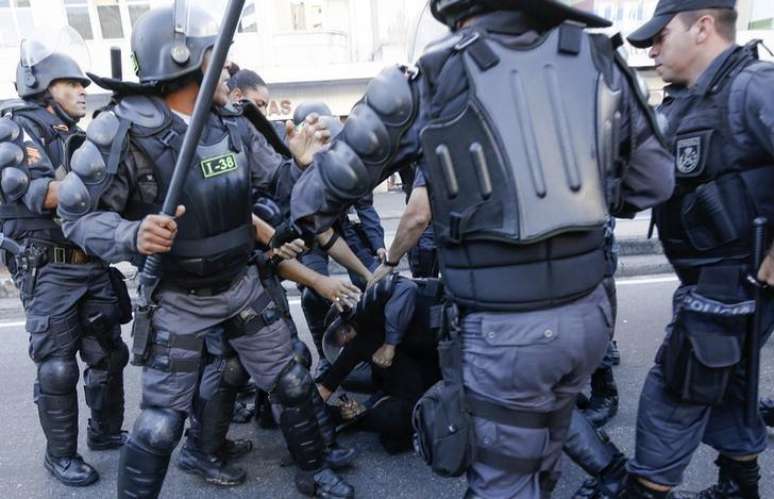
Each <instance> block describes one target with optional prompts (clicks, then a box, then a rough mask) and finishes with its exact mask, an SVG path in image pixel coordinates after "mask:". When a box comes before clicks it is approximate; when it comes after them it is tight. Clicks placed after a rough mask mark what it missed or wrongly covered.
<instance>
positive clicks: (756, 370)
mask: <svg viewBox="0 0 774 499" xmlns="http://www.w3.org/2000/svg"><path fill="white" fill-rule="evenodd" d="M767 223H768V220H766V219H765V218H763V217H759V218H756V219H755V220H754V221H753V270H752V271H753V281H754V282H755V287H754V298H755V315H753V327H752V330H751V331H750V332H749V334H748V335H747V343H746V345H745V346H746V352H745V353H746V354H747V355H746V356H747V393H746V405H745V417H746V419H747V425H748V426H755V425H756V424H758V420H759V418H760V414H759V413H758V384H759V382H760V370H761V336H762V334H763V324H762V322H763V293H764V285H763V283H760V282H758V281H757V279H756V278H755V276H756V274H757V272H758V269H760V268H761V264H763V259H764V257H765V255H766V224H767Z"/></svg>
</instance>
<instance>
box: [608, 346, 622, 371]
mask: <svg viewBox="0 0 774 499" xmlns="http://www.w3.org/2000/svg"><path fill="white" fill-rule="evenodd" d="M607 354H608V356H609V357H610V362H611V363H612V364H613V365H614V366H620V365H621V351H620V350H619V349H618V342H617V341H615V340H613V341H611V342H610V347H609V348H608V353H607Z"/></svg>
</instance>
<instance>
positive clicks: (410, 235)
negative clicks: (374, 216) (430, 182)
mask: <svg viewBox="0 0 774 499" xmlns="http://www.w3.org/2000/svg"><path fill="white" fill-rule="evenodd" d="M431 220H432V212H431V211H430V198H429V197H428V195H427V187H414V190H413V191H412V192H411V197H409V201H408V204H407V205H406V211H404V212H403V216H401V217H400V222H398V230H397V232H396V233H395V239H393V240H392V244H391V245H390V249H389V250H388V251H387V262H390V263H393V264H397V263H398V262H399V261H400V259H401V258H403V255H405V254H406V253H407V252H408V250H410V249H411V248H413V247H414V246H416V245H417V243H418V242H419V238H420V237H422V233H423V232H424V231H425V230H426V229H427V226H428V225H430V221H431ZM387 262H384V263H382V264H381V265H379V268H377V269H376V270H375V271H374V275H373V277H372V278H371V280H370V281H368V286H369V287H371V286H372V285H373V284H375V283H377V282H379V281H380V280H382V279H384V278H385V277H386V276H388V275H389V274H390V273H392V272H393V271H394V270H395V265H388V264H387Z"/></svg>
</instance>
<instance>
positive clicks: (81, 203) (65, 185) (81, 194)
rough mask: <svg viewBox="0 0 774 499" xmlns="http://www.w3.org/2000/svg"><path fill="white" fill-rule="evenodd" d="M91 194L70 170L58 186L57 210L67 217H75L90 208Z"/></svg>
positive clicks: (83, 213)
mask: <svg viewBox="0 0 774 499" xmlns="http://www.w3.org/2000/svg"><path fill="white" fill-rule="evenodd" d="M91 199H92V198H91V194H90V193H89V189H87V188H86V186H85V185H84V183H83V181H82V180H81V178H80V177H79V176H78V175H77V174H76V173H75V172H70V173H68V174H67V176H66V177H65V178H64V180H63V181H62V184H61V185H60V186H59V207H58V211H59V212H60V213H62V214H63V215H65V216H67V217H73V218H77V217H79V216H82V215H85V214H86V213H88V211H89V209H90V208H91Z"/></svg>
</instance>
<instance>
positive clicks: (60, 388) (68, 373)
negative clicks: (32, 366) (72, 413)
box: [38, 357, 79, 395]
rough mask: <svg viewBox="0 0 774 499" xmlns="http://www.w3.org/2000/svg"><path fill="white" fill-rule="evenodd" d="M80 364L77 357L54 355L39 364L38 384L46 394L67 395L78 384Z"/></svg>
mask: <svg viewBox="0 0 774 499" xmlns="http://www.w3.org/2000/svg"><path fill="white" fill-rule="evenodd" d="M78 376H79V372H78V364H77V363H76V362H75V359H63V358H60V357H52V358H49V359H46V360H44V361H43V362H41V363H40V365H38V384H39V386H40V391H41V392H42V393H45V394H46V395H67V394H69V393H70V392H72V391H73V390H75V386H76V385H77V384H78Z"/></svg>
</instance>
